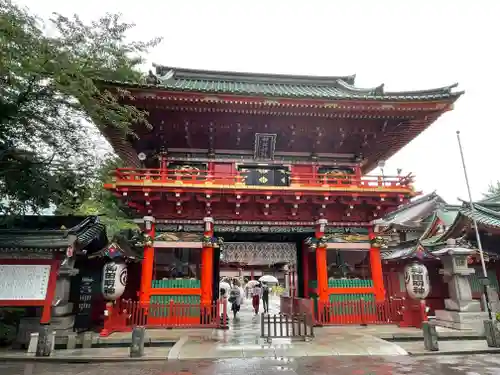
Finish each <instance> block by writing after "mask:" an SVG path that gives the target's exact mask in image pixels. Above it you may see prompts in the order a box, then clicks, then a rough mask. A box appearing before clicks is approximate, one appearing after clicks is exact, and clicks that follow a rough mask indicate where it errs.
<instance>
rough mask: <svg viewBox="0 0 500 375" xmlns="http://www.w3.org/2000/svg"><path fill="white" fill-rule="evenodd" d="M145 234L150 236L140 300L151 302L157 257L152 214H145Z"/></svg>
mask: <svg viewBox="0 0 500 375" xmlns="http://www.w3.org/2000/svg"><path fill="white" fill-rule="evenodd" d="M144 234H145V235H146V236H147V237H148V238H149V241H146V243H145V244H144V257H143V260H142V271H141V290H140V292H139V300H140V301H141V302H149V299H150V296H151V285H152V281H153V268H154V259H155V249H154V247H153V242H154V238H155V219H154V217H152V216H144Z"/></svg>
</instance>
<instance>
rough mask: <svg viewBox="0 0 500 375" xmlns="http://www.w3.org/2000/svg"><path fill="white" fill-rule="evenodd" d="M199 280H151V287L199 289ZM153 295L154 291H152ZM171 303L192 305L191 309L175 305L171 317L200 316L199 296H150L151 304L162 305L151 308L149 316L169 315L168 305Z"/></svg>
mask: <svg viewBox="0 0 500 375" xmlns="http://www.w3.org/2000/svg"><path fill="white" fill-rule="evenodd" d="M200 286H201V285H200V280H186V279H180V280H153V281H152V285H151V287H152V288H153V289H159V288H170V289H197V288H200ZM153 293H154V291H153ZM171 301H173V302H174V303H175V304H186V305H193V306H192V307H187V306H182V305H176V306H174V311H172V315H182V316H189V317H192V316H199V315H200V308H199V304H200V296H196V295H176V294H171V295H170V294H169V295H154V294H153V295H152V296H151V304H158V305H162V306H161V307H159V306H154V307H151V316H153V317H164V316H169V315H171V312H170V306H169V304H170V303H171Z"/></svg>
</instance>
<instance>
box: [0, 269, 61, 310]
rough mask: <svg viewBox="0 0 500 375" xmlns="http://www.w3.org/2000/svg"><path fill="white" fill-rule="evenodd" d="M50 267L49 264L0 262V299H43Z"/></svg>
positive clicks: (45, 293)
mask: <svg viewBox="0 0 500 375" xmlns="http://www.w3.org/2000/svg"><path fill="white" fill-rule="evenodd" d="M50 267H51V266H50V265H33V264H30V265H27V264H25V265H23V264H0V300H17V301H23V300H36V301H43V300H45V297H46V295H47V287H48V285H49V276H50Z"/></svg>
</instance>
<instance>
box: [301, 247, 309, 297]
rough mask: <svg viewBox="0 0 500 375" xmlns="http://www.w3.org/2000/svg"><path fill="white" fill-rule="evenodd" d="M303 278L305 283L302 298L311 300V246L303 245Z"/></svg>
mask: <svg viewBox="0 0 500 375" xmlns="http://www.w3.org/2000/svg"><path fill="white" fill-rule="evenodd" d="M302 276H303V278H304V279H303V282H304V295H303V296H302V297H304V298H309V246H306V244H304V243H303V244H302Z"/></svg>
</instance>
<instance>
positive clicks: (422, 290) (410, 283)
mask: <svg viewBox="0 0 500 375" xmlns="http://www.w3.org/2000/svg"><path fill="white" fill-rule="evenodd" d="M405 285H406V291H407V292H408V295H409V296H410V297H411V298H413V299H426V298H427V296H428V295H429V293H430V290H431V283H430V281H429V271H428V270H427V267H426V266H424V265H423V264H421V263H412V264H408V265H407V266H406V267H405Z"/></svg>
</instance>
